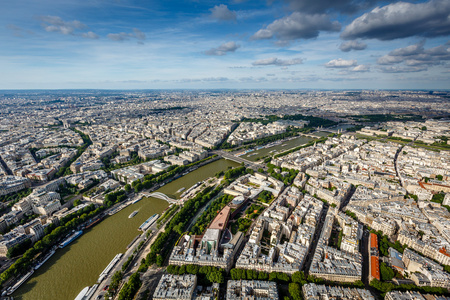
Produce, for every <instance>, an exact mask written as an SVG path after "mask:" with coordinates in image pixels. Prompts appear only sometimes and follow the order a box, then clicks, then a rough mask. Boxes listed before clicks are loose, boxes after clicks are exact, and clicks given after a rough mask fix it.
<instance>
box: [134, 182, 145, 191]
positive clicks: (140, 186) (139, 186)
mask: <svg viewBox="0 0 450 300" xmlns="http://www.w3.org/2000/svg"><path fill="white" fill-rule="evenodd" d="M143 188H144V186H143V185H142V183H140V182H139V183H137V184H136V185H135V186H134V191H135V192H136V193H139V192H140V191H142V189H143Z"/></svg>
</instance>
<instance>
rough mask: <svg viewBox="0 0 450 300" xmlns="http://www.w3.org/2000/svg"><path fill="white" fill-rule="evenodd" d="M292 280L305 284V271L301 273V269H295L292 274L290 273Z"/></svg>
mask: <svg viewBox="0 0 450 300" xmlns="http://www.w3.org/2000/svg"><path fill="white" fill-rule="evenodd" d="M292 282H295V283H300V284H305V283H306V276H305V273H303V272H302V271H297V272H295V273H294V274H292Z"/></svg>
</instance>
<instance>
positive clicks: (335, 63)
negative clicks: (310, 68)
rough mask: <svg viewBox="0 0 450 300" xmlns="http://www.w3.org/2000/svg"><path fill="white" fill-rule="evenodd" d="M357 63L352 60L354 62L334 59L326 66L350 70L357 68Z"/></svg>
mask: <svg viewBox="0 0 450 300" xmlns="http://www.w3.org/2000/svg"><path fill="white" fill-rule="evenodd" d="M356 64H357V61H356V60H354V59H352V60H345V59H342V58H338V59H333V60H330V61H329V62H327V63H326V64H325V67H327V68H350V67H354V66H356Z"/></svg>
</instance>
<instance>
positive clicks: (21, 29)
mask: <svg viewBox="0 0 450 300" xmlns="http://www.w3.org/2000/svg"><path fill="white" fill-rule="evenodd" d="M0 3H1V4H0V7H1V9H0V41H1V44H0V45H1V47H0V67H1V70H2V72H0V89H76V88H101V89H111V88H113V89H165V88H170V89H172V88H200V89H203V88H204V89H207V88H250V89H260V88H274V89H276V88H288V89H303V88H313V89H314V88H320V89H450V65H449V63H450V0H430V1H410V2H401V1H377V0H267V1H266V0H264V1H259V0H247V1H245V0H231V1H212V0H211V1H209V0H206V1H202V0H197V1H195V0H184V1H183V0H180V1H172V0H166V1H153V0H91V1H82V0H39V1H36V0H14V1H7V0H0Z"/></svg>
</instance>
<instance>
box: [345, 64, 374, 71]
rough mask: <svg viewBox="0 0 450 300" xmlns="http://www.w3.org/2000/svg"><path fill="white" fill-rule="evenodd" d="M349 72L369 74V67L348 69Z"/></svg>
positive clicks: (360, 66) (361, 66)
mask: <svg viewBox="0 0 450 300" xmlns="http://www.w3.org/2000/svg"><path fill="white" fill-rule="evenodd" d="M350 71H352V72H369V71H370V67H369V66H368V65H359V66H356V67H354V68H352V69H350Z"/></svg>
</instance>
